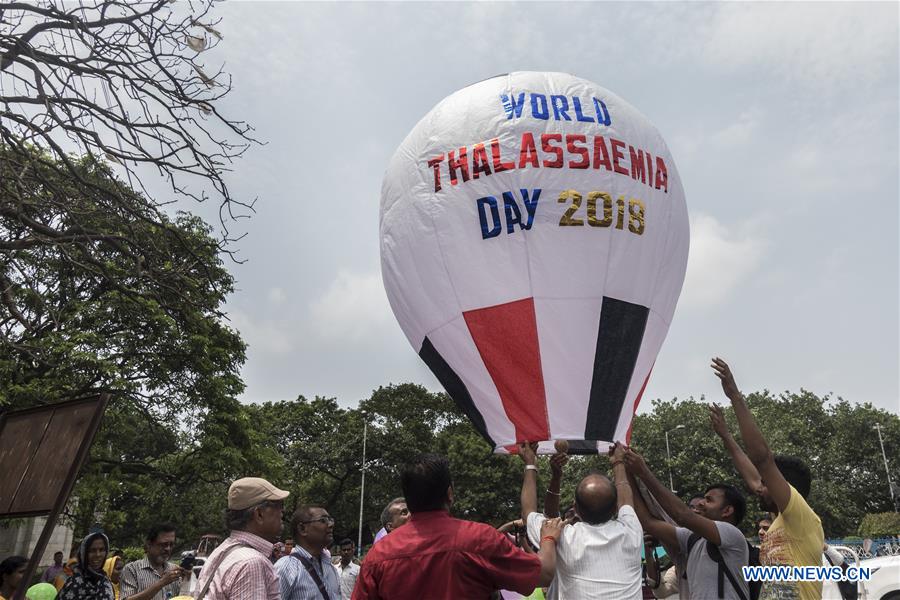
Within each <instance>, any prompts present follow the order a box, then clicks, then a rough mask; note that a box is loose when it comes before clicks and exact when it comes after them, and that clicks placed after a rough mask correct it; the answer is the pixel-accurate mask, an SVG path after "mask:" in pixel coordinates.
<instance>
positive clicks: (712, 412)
mask: <svg viewBox="0 0 900 600" xmlns="http://www.w3.org/2000/svg"><path fill="white" fill-rule="evenodd" d="M709 421H710V425H711V426H712V428H713V431H715V432H716V434H717V435H718V436H719V438H721V440H722V443H723V444H724V445H725V449H726V450H728V454H730V455H731V462H732V463H734V468H735V469H737V471H738V473H740V474H741V478H742V479H743V480H744V483H745V484H746V485H747V489H748V490H750V492H751V493H753V494H759V492H760V490H761V489H762V478H761V477H760V476H759V471H757V470H756V467H755V466H753V462H752V461H751V460H750V459H749V458H747V455H746V454H744V451H743V450H742V449H741V447H740V446H739V445H738V443H737V440H735V439H734V436H733V435H731V432H730V431H728V424H727V423H725V415H724V414H722V407H721V406H719V405H718V404H710V405H709Z"/></svg>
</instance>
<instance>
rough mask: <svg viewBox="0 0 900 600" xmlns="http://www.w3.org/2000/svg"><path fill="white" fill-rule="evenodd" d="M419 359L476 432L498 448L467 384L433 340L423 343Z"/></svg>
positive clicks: (426, 340) (426, 339) (492, 446)
mask: <svg viewBox="0 0 900 600" xmlns="http://www.w3.org/2000/svg"><path fill="white" fill-rule="evenodd" d="M419 358H421V359H422V360H423V361H424V362H425V364H426V365H428V368H429V369H431V372H432V373H434V376H435V377H437V380H438V381H440V382H441V385H442V386H444V389H445V390H447V393H448V394H450V397H451V398H453V401H454V402H456V404H457V406H459V407H460V408H461V409H462V411H463V412H464V413H466V416H467V417H469V420H470V421H472V425H474V426H475V430H476V431H478V433H480V434H481V437H483V438H484V439H485V440H487V442H488V443H489V444H490V445H491V448H494V447H496V445H497V444H495V443H494V440H492V439H491V437H490V436H489V435H488V432H487V427H486V426H485V424H484V417H483V416H481V413H480V412H478V409H477V408H476V407H475V403H474V402H473V401H472V396H471V395H470V394H469V390H468V388H466V384H465V383H463V380H462V379H460V378H459V375H457V374H456V371H454V370H453V369H452V368H450V365H448V364H447V361H446V360H444V357H443V356H441V355H440V353H439V352H438V351H437V349H436V348H435V347H434V345H433V344H432V343H431V340H429V339H428V338H427V337H426V338H425V341H423V342H422V349H421V350H419Z"/></svg>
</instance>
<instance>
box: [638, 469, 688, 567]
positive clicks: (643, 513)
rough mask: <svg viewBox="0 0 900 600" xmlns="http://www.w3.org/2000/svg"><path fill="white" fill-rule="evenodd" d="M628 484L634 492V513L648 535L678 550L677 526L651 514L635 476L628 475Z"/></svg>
mask: <svg viewBox="0 0 900 600" xmlns="http://www.w3.org/2000/svg"><path fill="white" fill-rule="evenodd" d="M628 482H629V483H630V484H631V487H632V489H633V490H634V512H635V513H636V514H637V517H638V520H639V521H640V522H641V527H643V528H644V531H645V532H646V533H649V534H650V535H652V536H653V537H655V538H656V539H658V540H659V541H660V542H662V543H663V544H664V545H665V546H666V547H667V551H668V548H678V547H679V546H678V535H677V534H676V533H675V526H674V525H672V524H670V523H666V522H665V521H663V520H661V519H657V518H656V517H654V516H653V515H652V514H651V513H650V509H649V508H647V505H646V504H645V503H644V497H643V496H642V495H641V491H640V488H638V486H637V482H636V481H635V480H634V475H632V473H630V472H629V473H628Z"/></svg>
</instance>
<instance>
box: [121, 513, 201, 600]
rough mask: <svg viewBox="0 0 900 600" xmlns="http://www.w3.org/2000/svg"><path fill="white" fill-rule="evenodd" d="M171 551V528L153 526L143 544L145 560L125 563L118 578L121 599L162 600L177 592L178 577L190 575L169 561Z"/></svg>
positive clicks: (163, 524)
mask: <svg viewBox="0 0 900 600" xmlns="http://www.w3.org/2000/svg"><path fill="white" fill-rule="evenodd" d="M174 548H175V526H174V525H171V524H169V523H160V524H157V525H154V526H153V527H151V528H150V530H149V531H148V532H147V537H146V539H145V541H144V552H145V553H146V555H147V556H146V558H143V559H141V560H138V561H135V562H132V563H128V564H127V565H125V568H124V569H122V575H121V576H120V579H119V581H120V584H119V590H120V598H121V600H166V598H171V597H173V596H177V595H178V593H179V592H180V591H181V577H182V576H184V575H187V576H190V573H189V572H188V571H186V570H184V569H182V568H181V567H179V566H178V565H175V564H172V563H170V562H169V557H171V556H172V550H173V549H174Z"/></svg>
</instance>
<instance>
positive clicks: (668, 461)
mask: <svg viewBox="0 0 900 600" xmlns="http://www.w3.org/2000/svg"><path fill="white" fill-rule="evenodd" d="M666 466H668V467H669V489H670V490H672V492H673V493H674V492H675V484H674V483H672V453H671V452H669V432H668V431H667V432H666Z"/></svg>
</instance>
